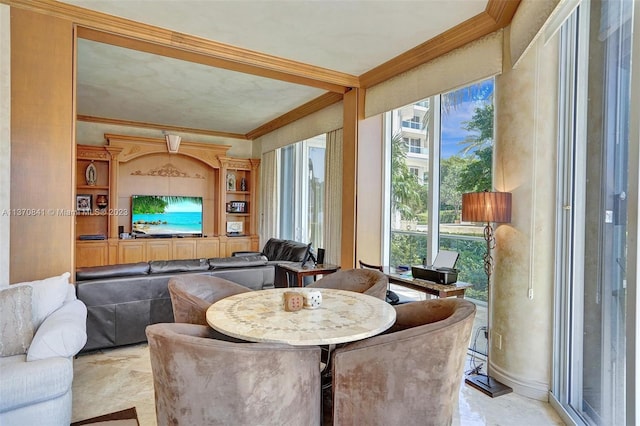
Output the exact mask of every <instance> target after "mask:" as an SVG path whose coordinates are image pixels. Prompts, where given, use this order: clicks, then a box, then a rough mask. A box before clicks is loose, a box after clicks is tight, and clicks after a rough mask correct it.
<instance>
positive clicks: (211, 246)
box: [196, 238, 220, 259]
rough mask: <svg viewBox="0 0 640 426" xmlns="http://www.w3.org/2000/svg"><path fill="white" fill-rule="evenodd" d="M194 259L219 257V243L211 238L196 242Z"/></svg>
mask: <svg viewBox="0 0 640 426" xmlns="http://www.w3.org/2000/svg"><path fill="white" fill-rule="evenodd" d="M196 257H197V258H198V259H209V258H212V257H220V242H219V241H218V240H217V239H215V240H214V239H212V238H211V239H210V238H205V239H201V240H196Z"/></svg>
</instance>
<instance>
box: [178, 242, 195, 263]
mask: <svg viewBox="0 0 640 426" xmlns="http://www.w3.org/2000/svg"><path fill="white" fill-rule="evenodd" d="M196 257H197V256H196V240H187V239H184V240H182V239H176V240H173V259H195V258H196Z"/></svg>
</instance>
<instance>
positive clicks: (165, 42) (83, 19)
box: [0, 0, 359, 93]
mask: <svg viewBox="0 0 640 426" xmlns="http://www.w3.org/2000/svg"><path fill="white" fill-rule="evenodd" d="M0 2H1V3H5V4H8V5H9V6H12V7H18V8H22V9H28V10H31V11H34V12H38V13H41V14H45V15H49V16H54V17H57V18H62V19H66V20H69V21H71V22H73V23H74V24H76V25H77V26H78V36H79V37H81V38H88V39H90V40H94V41H99V42H103V43H109V44H113V45H116V46H120V47H126V48H132V49H138V50H143V51H146V52H150V53H155V54H158V55H163V56H170V57H174V58H178V59H183V60H192V61H195V62H198V63H204V64H207V65H211V66H215V67H218V68H224V69H228V70H231V71H237V72H242V73H245V74H252V75H257V76H262V77H266V78H271V79H276V80H281V81H286V82H290V83H295V84H304V85H307V86H312V87H318V88H321V89H325V90H328V91H332V92H337V93H345V92H346V91H347V90H348V89H349V88H350V87H357V86H358V84H359V82H358V77H357V76H354V75H350V74H347V73H342V72H338V71H334V70H330V69H327V68H321V67H316V66H313V65H309V64H305V63H302V62H298V61H293V60H289V59H285V58H280V57H277V56H273V55H268V54H265V53H260V52H256V51H252V50H248V49H242V48H240V47H235V46H231V45H229V44H224V43H219V42H216V41H213V40H208V39H205V38H201V37H196V36H192V35H189V34H184V33H180V32H177V31H171V30H168V29H165V28H160V27H156V26H153V25H147V24H143V23H141V22H137V21H132V20H129V19H124V18H120V17H116V16H112V15H108V14H105V13H101V12H97V11H94V10H90V9H85V8H82V7H78V6H74V5H70V4H67V3H61V2H58V1H54V0H0Z"/></svg>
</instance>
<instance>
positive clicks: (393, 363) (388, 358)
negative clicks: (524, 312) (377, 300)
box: [325, 298, 476, 426]
mask: <svg viewBox="0 0 640 426" xmlns="http://www.w3.org/2000/svg"><path fill="white" fill-rule="evenodd" d="M395 309H396V313H397V316H396V323H395V324H394V325H393V326H392V328H391V329H389V331H388V332H387V333H385V334H382V335H378V336H375V337H371V338H369V339H365V340H362V341H359V342H355V343H349V344H346V345H344V346H343V347H341V348H338V349H336V350H335V351H334V352H333V353H332V356H331V358H332V361H331V366H332V367H331V368H332V376H333V386H332V388H333V389H332V390H333V401H332V405H333V408H332V410H328V411H329V414H330V413H331V411H332V415H333V424H334V425H356V424H366V425H391V424H397V425H399V424H407V425H409V424H421V425H437V426H441V425H450V424H451V422H452V418H453V410H454V408H455V407H456V404H457V401H458V393H459V390H460V385H461V383H462V380H463V370H464V363H465V357H466V352H467V347H468V344H469V338H470V336H471V328H472V325H473V319H474V317H475V313H476V306H475V305H474V304H473V303H471V302H469V301H467V300H464V299H453V298H451V299H432V300H425V301H419V302H413V303H407V304H404V305H398V306H396V307H395ZM325 413H327V411H325Z"/></svg>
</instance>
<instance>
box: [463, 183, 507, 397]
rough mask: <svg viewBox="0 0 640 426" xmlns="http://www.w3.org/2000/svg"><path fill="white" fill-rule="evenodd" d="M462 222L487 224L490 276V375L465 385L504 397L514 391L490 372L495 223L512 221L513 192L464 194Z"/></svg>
mask: <svg viewBox="0 0 640 426" xmlns="http://www.w3.org/2000/svg"><path fill="white" fill-rule="evenodd" d="M462 220H463V221H465V222H484V223H486V225H485V227H484V240H485V242H486V244H487V251H486V252H485V254H484V257H483V259H484V272H485V274H487V374H486V375H485V374H480V373H476V374H469V375H467V377H466V378H465V383H467V384H469V385H470V386H473V387H474V388H476V389H478V390H480V391H482V392H484V393H485V394H487V395H489V396H491V397H492V398H493V397H496V396H500V395H504V394H506V393H509V392H511V391H512V389H511V388H510V387H508V386H506V385H504V384H502V383H500V382H498V381H497V380H495V379H493V378H492V377H491V374H490V371H489V353H490V352H491V302H492V300H491V273H492V272H493V257H492V256H491V250H492V249H493V248H495V246H496V239H495V236H494V234H493V227H492V226H491V223H509V222H511V193H510V192H488V191H485V192H471V193H467V194H462Z"/></svg>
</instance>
